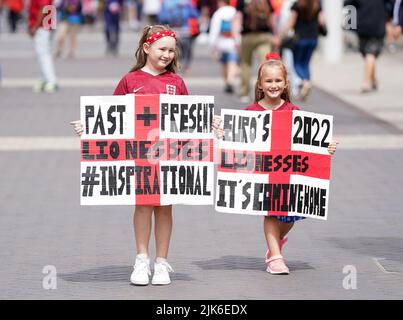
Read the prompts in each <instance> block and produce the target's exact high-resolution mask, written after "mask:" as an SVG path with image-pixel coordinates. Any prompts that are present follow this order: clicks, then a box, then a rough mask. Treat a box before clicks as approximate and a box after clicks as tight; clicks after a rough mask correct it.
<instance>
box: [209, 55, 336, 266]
mask: <svg viewBox="0 0 403 320" xmlns="http://www.w3.org/2000/svg"><path fill="white" fill-rule="evenodd" d="M266 59H267V60H266V61H265V62H263V63H262V65H261V66H260V68H259V71H258V77H257V80H256V86H255V101H254V103H252V104H251V105H249V106H247V107H246V108H245V110H253V111H266V110H273V111H287V110H299V107H297V106H295V105H293V104H292V103H291V99H290V87H289V82H288V73H287V69H286V67H285V65H284V63H283V62H282V61H281V59H280V57H279V56H278V55H277V54H275V53H272V54H269V55H267V56H266ZM220 123H221V119H220V118H219V117H215V119H214V120H213V128H214V129H215V131H216V133H217V135H218V137H219V138H220V137H222V135H223V129H222V128H221V125H220ZM337 143H338V142H332V143H330V144H329V147H328V151H329V153H330V154H331V155H333V154H334V152H335V151H336V145H337ZM302 219H305V218H304V217H297V216H265V217H264V223H263V228H264V233H265V237H266V242H267V246H268V248H269V249H268V250H267V252H266V263H267V272H270V273H271V274H288V273H289V269H288V267H287V266H286V264H285V260H284V258H283V256H282V255H281V249H282V246H283V245H284V244H285V243H286V241H287V236H286V235H287V234H288V232H289V231H290V230H291V228H292V227H293V226H294V222H295V221H298V220H302Z"/></svg>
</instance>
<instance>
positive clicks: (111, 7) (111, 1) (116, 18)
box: [104, 0, 123, 56]
mask: <svg viewBox="0 0 403 320" xmlns="http://www.w3.org/2000/svg"><path fill="white" fill-rule="evenodd" d="M122 8H123V0H105V8H104V22H105V39H106V54H107V55H109V54H111V55H113V56H117V55H118V50H119V35H120V17H121V13H122Z"/></svg>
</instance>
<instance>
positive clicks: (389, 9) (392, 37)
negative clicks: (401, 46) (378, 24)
mask: <svg viewBox="0 0 403 320" xmlns="http://www.w3.org/2000/svg"><path fill="white" fill-rule="evenodd" d="M395 3H396V1H395V0H385V7H386V30H385V31H386V48H387V50H388V51H389V53H392V54H394V53H396V52H397V46H398V40H399V37H398V36H397V35H396V33H395V31H394V24H393V8H394V6H395Z"/></svg>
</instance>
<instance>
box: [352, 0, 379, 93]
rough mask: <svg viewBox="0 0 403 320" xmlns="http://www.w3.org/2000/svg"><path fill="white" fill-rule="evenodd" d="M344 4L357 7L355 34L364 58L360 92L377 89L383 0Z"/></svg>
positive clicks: (365, 0)
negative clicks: (377, 63)
mask: <svg viewBox="0 0 403 320" xmlns="http://www.w3.org/2000/svg"><path fill="white" fill-rule="evenodd" d="M344 5H345V6H349V5H351V6H354V7H355V8H356V9H357V34H358V39H359V50H360V53H361V55H362V56H363V58H364V80H363V83H362V86H361V92H362V93H368V92H371V91H374V90H377V89H378V79H377V77H376V60H377V58H378V56H379V55H380V54H381V52H382V48H383V43H384V37H385V24H386V10H385V1H384V0H344Z"/></svg>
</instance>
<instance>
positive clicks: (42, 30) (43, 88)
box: [28, 0, 58, 93]
mask: <svg viewBox="0 0 403 320" xmlns="http://www.w3.org/2000/svg"><path fill="white" fill-rule="evenodd" d="M52 3H53V0H30V3H29V9H28V10H29V11H28V33H29V35H30V36H31V37H32V38H33V40H34V48H35V53H36V56H37V59H38V62H39V67H40V70H41V75H42V81H41V82H40V83H38V84H37V85H36V86H35V87H34V91H35V92H46V93H53V92H55V91H56V90H57V89H58V86H57V83H56V73H55V68H54V64H53V57H52V45H51V37H52V29H50V28H49V27H45V26H44V24H43V20H44V18H45V12H44V10H43V8H44V7H45V6H48V5H52ZM55 18H56V17H55Z"/></svg>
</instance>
